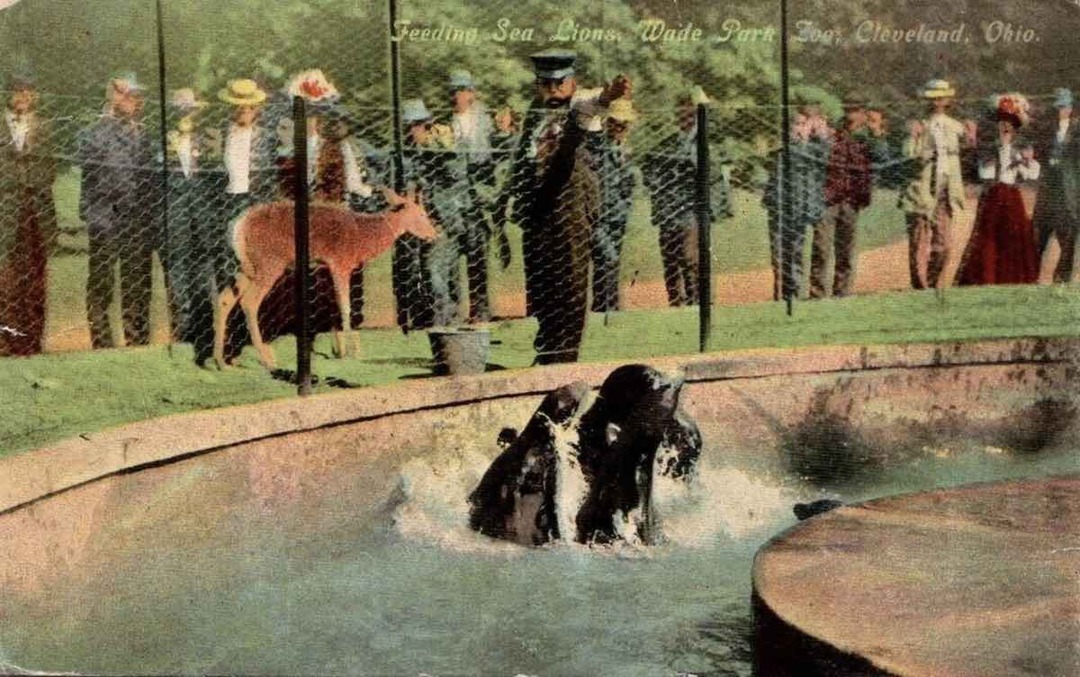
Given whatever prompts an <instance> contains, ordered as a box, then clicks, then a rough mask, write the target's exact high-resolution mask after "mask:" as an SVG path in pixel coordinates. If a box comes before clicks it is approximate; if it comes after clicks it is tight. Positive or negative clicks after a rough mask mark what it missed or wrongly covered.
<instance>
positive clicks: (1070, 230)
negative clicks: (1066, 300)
mask: <svg viewBox="0 0 1080 677" xmlns="http://www.w3.org/2000/svg"><path fill="white" fill-rule="evenodd" d="M1053 106H1054V111H1053V115H1052V116H1050V117H1049V119H1047V120H1044V121H1043V122H1042V124H1041V125H1040V127H1041V128H1040V130H1039V132H1037V133H1036V143H1037V148H1036V150H1035V156H1036V157H1038V158H1042V161H1043V165H1042V166H1043V173H1042V180H1041V181H1040V183H1039V194H1038V197H1037V199H1036V201H1035V216H1034V222H1035V228H1036V229H1038V233H1039V251H1040V252H1041V255H1042V256H1043V257H1046V252H1047V248H1048V245H1049V244H1050V238H1051V237H1054V238H1056V239H1057V241H1058V245H1059V247H1060V248H1061V255H1060V257H1059V258H1058V262H1057V266H1056V267H1055V268H1054V275H1053V280H1054V282H1068V281H1070V279H1071V278H1072V275H1073V262H1074V261H1073V259H1074V256H1075V253H1076V234H1077V230H1078V229H1080V129H1077V127H1078V126H1080V125H1078V123H1077V119H1076V117H1075V116H1074V115H1073V94H1072V91H1070V90H1068V89H1065V88H1061V89H1058V90H1057V91H1055V92H1054V102H1053Z"/></svg>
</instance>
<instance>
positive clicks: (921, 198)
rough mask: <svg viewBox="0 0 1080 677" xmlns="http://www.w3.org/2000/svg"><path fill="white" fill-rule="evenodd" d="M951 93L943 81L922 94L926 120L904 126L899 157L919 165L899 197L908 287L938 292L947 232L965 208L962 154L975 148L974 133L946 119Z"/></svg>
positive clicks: (968, 126) (947, 245) (932, 83)
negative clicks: (903, 215) (904, 229)
mask: <svg viewBox="0 0 1080 677" xmlns="http://www.w3.org/2000/svg"><path fill="white" fill-rule="evenodd" d="M955 96H956V90H955V89H954V88H953V86H952V85H951V84H949V83H948V82H947V81H945V80H931V81H930V82H928V83H926V86H925V87H923V89H922V98H923V99H925V100H926V101H927V102H928V103H929V107H930V115H929V117H928V118H926V119H925V120H920V121H915V122H912V123H911V124H910V125H909V137H908V139H907V140H906V141H905V142H904V146H903V155H904V157H906V158H914V159H916V160H918V161H920V163H921V167H920V168H919V171H918V174H917V175H916V176H915V178H914V179H913V180H912V181H911V182H910V183H909V184H908V186H907V188H906V189H905V190H904V191H903V192H902V193H901V195H900V200H899V206H900V208H901V209H903V210H904V211H905V213H906V218H907V230H908V263H909V269H910V272H911V286H912V287H913V288H915V289H929V288H940V287H942V286H944V285H945V284H947V282H948V281H947V280H944V279H942V275H941V273H942V271H943V270H944V268H945V262H946V261H947V260H948V257H949V248H950V244H951V242H950V229H951V225H952V221H953V217H954V216H955V215H956V212H957V211H958V210H962V209H964V208H965V204H966V200H965V192H964V179H963V173H962V169H961V163H960V160H961V157H960V155H961V151H962V150H963V149H964V148H965V147H971V146H974V145H975V134H976V128H975V125H974V123H972V122H960V121H959V120H957V119H955V118H953V117H951V116H950V115H949V109H950V108H951V106H952V103H953V99H954V97H955Z"/></svg>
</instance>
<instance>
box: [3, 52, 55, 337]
mask: <svg viewBox="0 0 1080 677" xmlns="http://www.w3.org/2000/svg"><path fill="white" fill-rule="evenodd" d="M2 86H3V85H2V83H0V87H2ZM7 89H8V90H9V92H10V98H9V99H8V101H7V105H6V106H5V107H3V108H2V110H3V117H2V119H0V281H2V282H0V325H2V327H0V355H23V356H25V355H34V354H37V353H40V352H41V350H42V347H43V341H44V334H45V304H46V275H47V271H48V266H47V260H48V255H49V250H50V249H51V246H50V245H52V244H53V243H54V242H55V237H56V233H57V222H56V204H55V201H54V199H53V191H52V188H53V182H54V181H55V180H56V161H55V160H54V159H53V157H52V156H51V155H50V153H51V152H52V148H50V138H49V124H48V122H47V121H46V120H44V119H43V118H42V116H41V115H40V114H39V113H38V108H37V102H38V93H37V87H36V85H35V83H34V79H33V75H32V74H31V73H30V71H29V68H28V67H24V68H23V69H21V70H20V71H17V72H16V73H15V74H13V75H12V76H11V77H10V78H9V79H8V85H7Z"/></svg>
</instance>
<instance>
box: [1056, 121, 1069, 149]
mask: <svg viewBox="0 0 1080 677" xmlns="http://www.w3.org/2000/svg"><path fill="white" fill-rule="evenodd" d="M1069 122H1071V120H1070V119H1069V118H1063V119H1059V120H1058V131H1057V140H1058V143H1065V136H1066V135H1067V134H1068V133H1069Z"/></svg>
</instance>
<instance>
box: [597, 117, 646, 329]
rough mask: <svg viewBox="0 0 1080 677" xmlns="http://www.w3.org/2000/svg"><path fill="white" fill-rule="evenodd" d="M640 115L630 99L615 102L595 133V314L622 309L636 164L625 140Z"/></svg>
mask: <svg viewBox="0 0 1080 677" xmlns="http://www.w3.org/2000/svg"><path fill="white" fill-rule="evenodd" d="M637 117H638V116H637V111H635V110H634V106H633V104H632V103H631V102H630V100H629V99H617V100H615V101H612V102H611V105H610V106H609V107H608V118H607V125H606V127H605V129H604V134H602V135H597V136H596V139H597V144H596V149H595V154H596V156H597V158H596V160H597V164H596V167H597V171H598V172H599V174H600V201H601V210H600V220H599V222H598V223H597V226H596V228H595V229H593V235H592V261H593V286H592V291H593V296H592V311H593V312H594V313H606V312H609V311H612V310H619V309H620V299H619V262H620V260H621V258H622V248H623V241H624V240H625V239H626V224H627V222H628V221H629V220H630V204H631V201H632V199H633V194H634V172H633V168H634V165H633V161H632V158H631V155H630V149H629V147H628V146H627V143H626V141H627V138H628V137H629V135H630V127H631V125H632V124H633V123H634V122H635V121H636V120H637Z"/></svg>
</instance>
